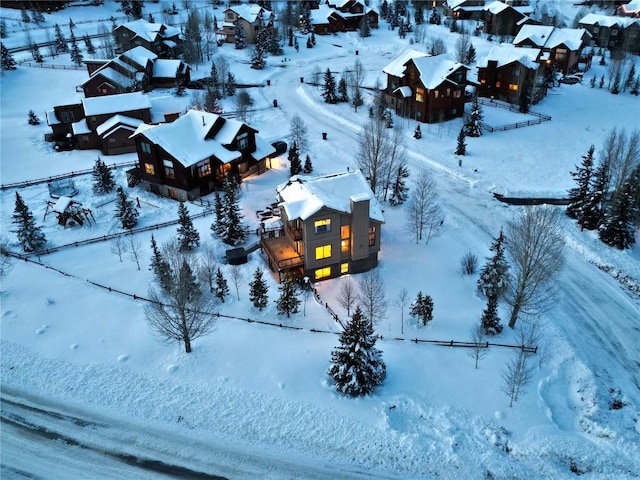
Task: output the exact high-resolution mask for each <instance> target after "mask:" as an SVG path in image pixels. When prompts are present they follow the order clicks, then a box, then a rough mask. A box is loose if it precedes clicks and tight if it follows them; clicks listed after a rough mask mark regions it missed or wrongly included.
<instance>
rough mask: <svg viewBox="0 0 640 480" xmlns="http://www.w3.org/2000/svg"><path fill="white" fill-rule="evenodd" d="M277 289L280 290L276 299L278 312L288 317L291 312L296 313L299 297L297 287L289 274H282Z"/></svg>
mask: <svg viewBox="0 0 640 480" xmlns="http://www.w3.org/2000/svg"><path fill="white" fill-rule="evenodd" d="M278 290H279V291H280V296H279V297H278V299H277V300H276V308H277V310H278V314H279V315H286V316H287V318H289V317H290V316H291V314H292V313H298V307H299V306H300V299H299V298H298V296H297V294H298V288H297V287H296V282H295V280H294V279H293V277H292V276H291V275H285V276H284V279H283V280H282V282H281V283H280V286H279V287H278Z"/></svg>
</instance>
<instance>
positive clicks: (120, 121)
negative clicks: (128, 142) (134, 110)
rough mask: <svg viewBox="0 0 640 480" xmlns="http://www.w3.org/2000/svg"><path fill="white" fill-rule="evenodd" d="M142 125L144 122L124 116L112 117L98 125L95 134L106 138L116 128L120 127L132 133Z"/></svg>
mask: <svg viewBox="0 0 640 480" xmlns="http://www.w3.org/2000/svg"><path fill="white" fill-rule="evenodd" d="M142 123H144V122H143V121H142V120H140V119H138V118H131V117H127V116H126V115H114V116H113V117H111V118H110V119H109V120H107V121H105V122H103V123H101V124H100V125H98V127H97V128H96V133H97V134H98V135H99V136H101V137H105V138H106V137H108V136H109V135H111V134H112V133H113V132H114V131H115V130H116V127H122V128H125V129H127V130H131V132H134V131H135V129H136V128H138V127H139V126H140V125H141V124H142Z"/></svg>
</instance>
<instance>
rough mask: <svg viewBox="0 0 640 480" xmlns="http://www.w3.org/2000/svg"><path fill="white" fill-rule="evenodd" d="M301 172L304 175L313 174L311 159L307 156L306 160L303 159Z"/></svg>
mask: <svg viewBox="0 0 640 480" xmlns="http://www.w3.org/2000/svg"><path fill="white" fill-rule="evenodd" d="M302 172H303V173H305V174H307V175H308V174H310V173H311V172H313V165H312V164H311V157H310V156H309V155H308V154H307V158H305V159H304V167H303V168H302Z"/></svg>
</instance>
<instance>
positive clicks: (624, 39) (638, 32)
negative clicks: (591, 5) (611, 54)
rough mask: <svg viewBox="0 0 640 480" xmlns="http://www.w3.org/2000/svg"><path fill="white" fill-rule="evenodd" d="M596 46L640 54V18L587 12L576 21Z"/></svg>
mask: <svg viewBox="0 0 640 480" xmlns="http://www.w3.org/2000/svg"><path fill="white" fill-rule="evenodd" d="M578 24H579V25H580V27H581V28H584V29H585V30H587V31H588V32H589V33H590V34H591V44H592V45H594V46H597V47H602V48H607V49H609V50H616V49H619V48H621V49H622V50H623V51H625V52H630V53H633V54H636V55H637V54H640V19H639V18H626V17H612V16H609V15H598V14H595V13H589V14H587V15H585V16H584V17H582V19H581V20H580V21H579V22H578Z"/></svg>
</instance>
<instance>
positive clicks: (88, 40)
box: [83, 33, 96, 55]
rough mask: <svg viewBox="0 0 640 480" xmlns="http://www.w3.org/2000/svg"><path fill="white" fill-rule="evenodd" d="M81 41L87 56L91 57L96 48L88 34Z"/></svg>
mask: <svg viewBox="0 0 640 480" xmlns="http://www.w3.org/2000/svg"><path fill="white" fill-rule="evenodd" d="M83 40H84V46H85V47H86V49H87V53H88V54H89V55H93V54H94V53H96V47H94V46H93V42H92V41H91V37H90V36H89V34H88V33H86V34H85V35H84V37H83Z"/></svg>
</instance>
